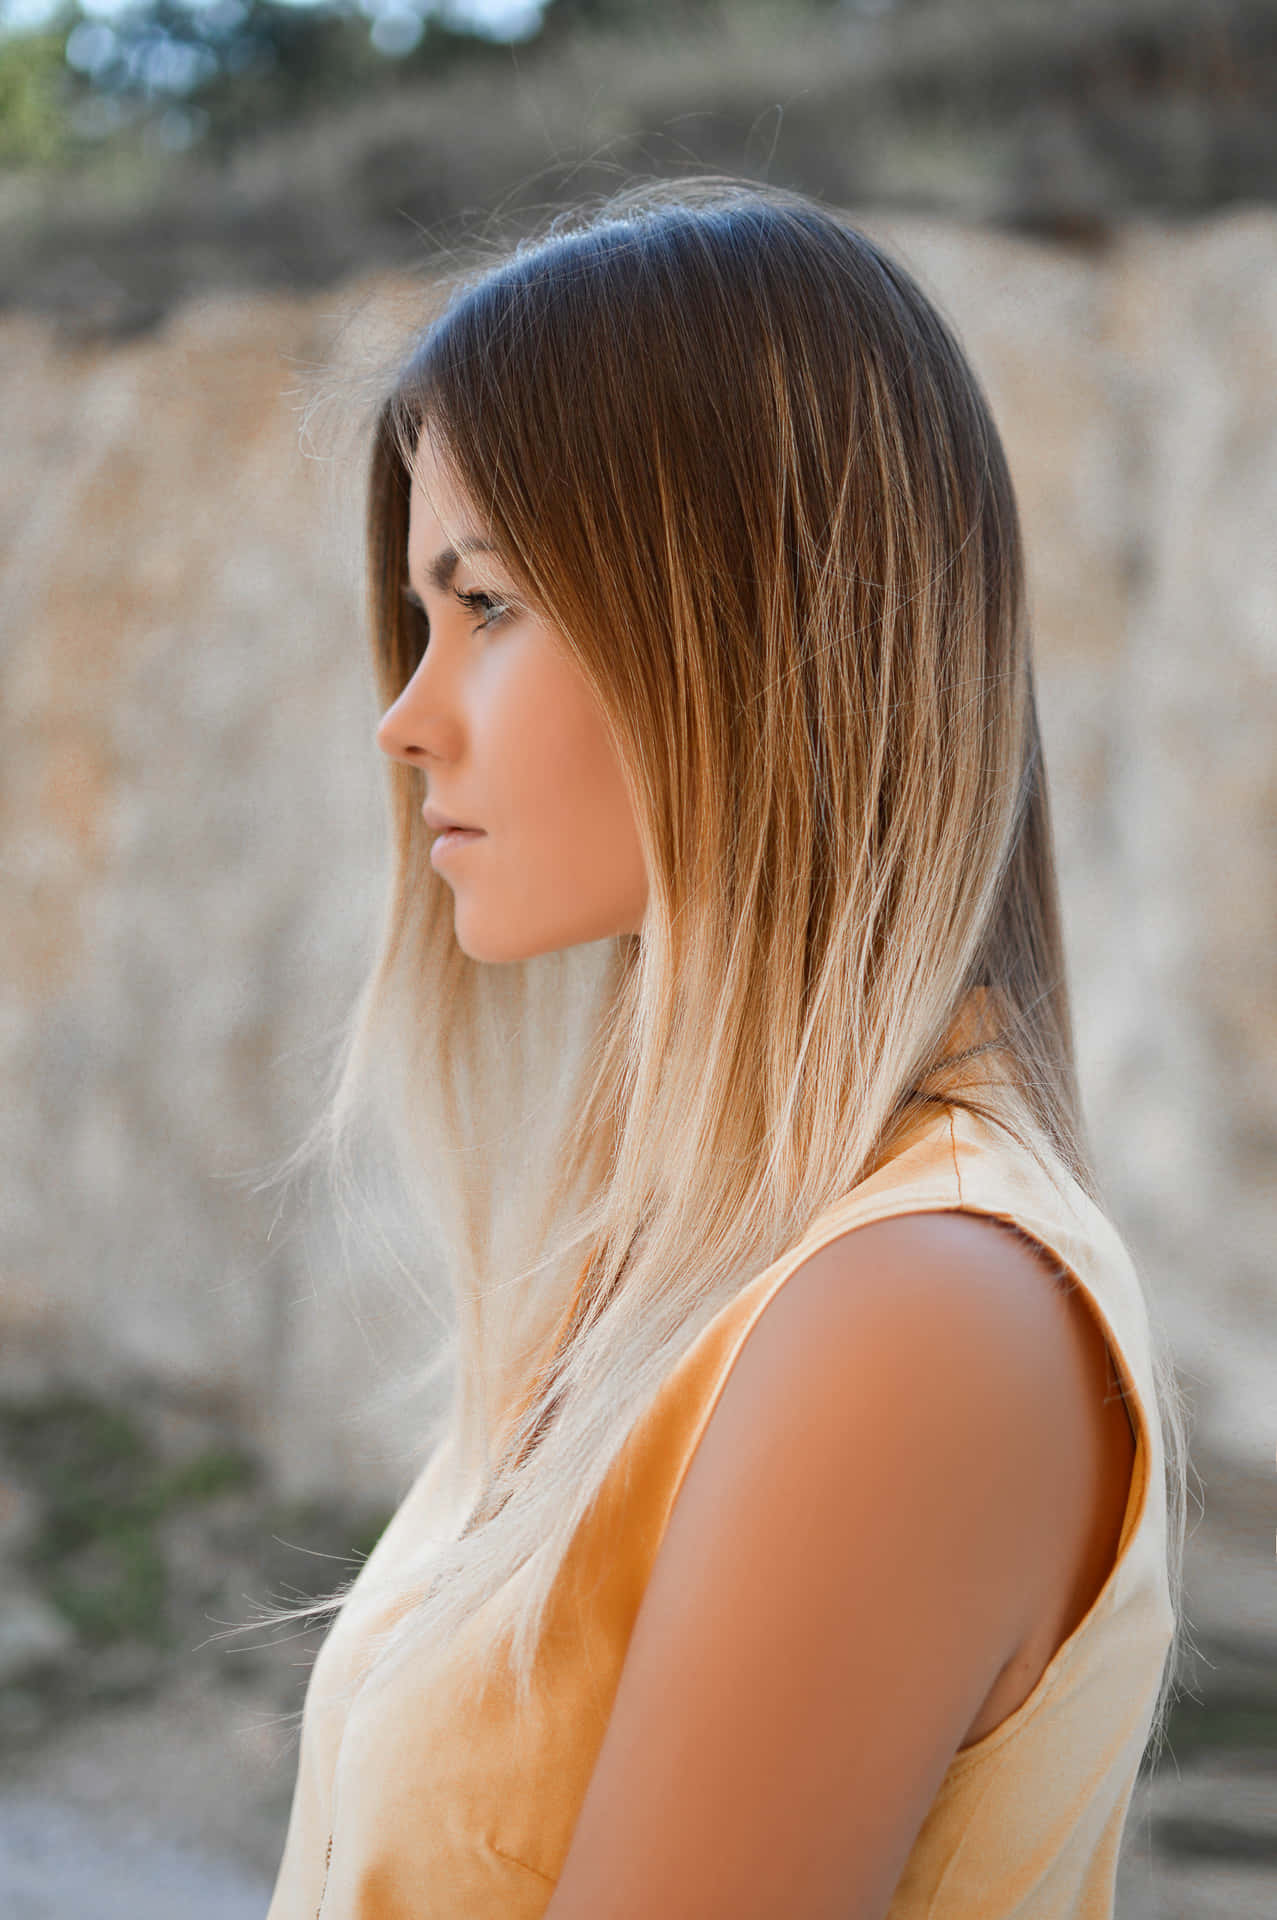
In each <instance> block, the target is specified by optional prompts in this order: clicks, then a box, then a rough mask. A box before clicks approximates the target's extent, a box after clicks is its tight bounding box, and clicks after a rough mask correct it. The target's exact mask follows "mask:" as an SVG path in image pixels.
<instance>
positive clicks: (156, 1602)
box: [0, 1393, 260, 1647]
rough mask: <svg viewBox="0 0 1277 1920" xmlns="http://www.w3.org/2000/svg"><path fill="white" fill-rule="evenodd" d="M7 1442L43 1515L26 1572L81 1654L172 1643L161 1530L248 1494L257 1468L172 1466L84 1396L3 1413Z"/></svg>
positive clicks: (240, 1455) (219, 1452)
mask: <svg viewBox="0 0 1277 1920" xmlns="http://www.w3.org/2000/svg"><path fill="white" fill-rule="evenodd" d="M0 1443H2V1444H3V1447H4V1451H5V1453H6V1455H7V1456H8V1457H9V1459H10V1460H11V1461H12V1463H13V1466H14V1468H15V1469H16V1470H17V1472H18V1474H19V1476H20V1478H21V1479H22V1480H23V1481H24V1482H25V1483H26V1484H27V1485H29V1486H30V1487H31V1488H32V1489H33V1491H34V1493H35V1495H36V1497H37V1499H38V1500H39V1502H40V1505H41V1509H42V1514H41V1520H40V1525H39V1528H38V1530H37V1532H36V1535H35V1538H34V1539H33V1541H32V1542H31V1544H30V1546H29V1548H28V1550H27V1556H26V1558H27V1564H28V1566H29V1567H30V1569H31V1571H32V1572H33V1573H34V1574H35V1575H36V1576H37V1578H38V1579H39V1580H40V1583H41V1585H42V1586H43V1588H44V1590H45V1592H46V1593H47V1594H48V1597H49V1598H50V1599H51V1600H52V1601H53V1603H54V1605H55V1606H57V1607H58V1608H59V1610H60V1611H61V1612H62V1613H63V1614H64V1615H65V1616H66V1618H67V1619H68V1620H69V1621H70V1622H71V1624H72V1625H73V1626H74V1627H75V1628H76V1630H77V1631H78V1632H79V1634H80V1635H81V1637H82V1639H83V1640H84V1641H85V1642H86V1644H87V1645H89V1646H92V1647H102V1646H106V1645H109V1644H110V1643H112V1642H113V1641H117V1640H121V1639H129V1638H132V1639H138V1640H142V1641H146V1642H149V1643H150V1644H152V1645H156V1646H165V1645H168V1644H169V1641H170V1629H169V1622H168V1612H167V1607H168V1592H169V1582H168V1573H167V1568H166V1563H165V1556H164V1547H163V1541H162V1537H161V1529H162V1525H163V1522H164V1521H165V1520H166V1518H168V1517H169V1516H170V1515H172V1514H173V1513H174V1512H176V1511H177V1510H179V1509H180V1508H182V1507H185V1506H188V1505H190V1504H192V1503H195V1502H200V1501H205V1500H210V1499H212V1498H214V1497H215V1496H216V1495H218V1494H222V1493H228V1492H241V1491H248V1490H251V1489H253V1488H254V1487H255V1486H256V1485H257V1483H258V1480H259V1477H260V1472H259V1468H258V1465H257V1463H256V1461H255V1460H254V1459H253V1458H252V1457H251V1456H250V1455H249V1454H247V1453H245V1452H242V1451H239V1450H237V1449H235V1448H212V1449H208V1450H206V1451H205V1452H203V1453H200V1454H197V1455H196V1456H195V1457H194V1458H193V1459H191V1460H188V1461H185V1462H183V1463H181V1464H178V1465H169V1464H167V1463H165V1462H164V1461H163V1460H162V1459H161V1458H160V1457H159V1455H158V1453H157V1451H156V1450H155V1448H154V1447H153V1446H152V1445H151V1443H150V1442H149V1441H148V1439H147V1437H146V1435H145V1434H144V1432H143V1430H142V1428H141V1427H140V1425H139V1424H138V1423H137V1422H136V1421H135V1420H134V1419H133V1418H132V1417H131V1416H130V1415H129V1414H128V1413H126V1412H125V1411H124V1410H123V1409H122V1408H119V1407H113V1406H108V1405H105V1404H103V1403H102V1402H99V1401H97V1400H94V1399H92V1398H91V1397H90V1396H88V1395H86V1394H83V1393H65V1394H61V1395H59V1396H57V1397H56V1398H53V1399H50V1400H45V1401H40V1402H37V1403H34V1404H32V1405H30V1406H19V1407H6V1408H3V1409H0Z"/></svg>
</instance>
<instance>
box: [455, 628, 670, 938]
mask: <svg viewBox="0 0 1277 1920" xmlns="http://www.w3.org/2000/svg"><path fill="white" fill-rule="evenodd" d="M503 696H508V697H503V698H502V701H501V724H500V727H499V729H498V730H497V731H498V732H499V735H500V738H499V739H498V738H496V737H494V738H493V739H492V740H491V741H490V743H489V744H490V747H491V748H492V750H493V752H494V754H495V755H496V757H497V765H498V766H499V768H500V778H501V785H502V789H503V801H504V810H505V811H506V813H507V815H508V817H509V818H510V819H511V820H512V822H514V823H517V824H516V835H515V837H516V838H517V840H518V843H519V845H520V848H521V851H522V853H523V855H524V858H525V859H526V860H527V862H528V865H529V866H535V867H536V869H537V870H538V873H539V875H540V877H541V878H542V879H543V880H545V881H548V882H551V883H553V882H556V881H557V883H558V889H560V890H561V889H562V887H563V886H564V884H566V885H567V886H569V887H571V888H572V889H573V890H580V889H585V890H586V891H588V892H590V893H592V894H598V895H599V896H600V899H601V898H602V896H603V895H604V894H608V895H610V894H612V893H619V894H620V895H621V896H623V898H624V900H625V902H626V903H627V904H629V905H632V899H633V896H634V895H635V894H636V892H637V893H639V894H641V893H642V892H643V891H644V890H645V870H644V866H643V858H642V850H641V846H640V843H639V839H638V831H637V828H636V826H635V824H634V812H633V807H632V804H631V801H630V796H629V791H628V789H627V787H626V785H625V779H624V776H623V774H622V772H621V766H620V762H619V760H618V758H617V755H616V750H615V748H614V746H613V743H612V738H611V735H610V734H609V732H608V729H607V724H606V722H605V720H604V718H603V715H602V712H601V711H600V709H599V707H598V706H597V704H596V702H595V701H594V698H593V696H592V694H591V693H590V691H589V688H588V687H587V686H586V684H585V682H584V680H583V679H581V677H580V675H579V674H578V672H577V671H576V669H575V667H573V666H571V664H570V663H566V664H565V663H564V662H563V660H562V657H561V656H560V655H558V654H557V653H555V654H553V655H549V656H547V655H546V654H542V655H541V657H540V658H539V659H538V660H537V662H536V663H535V671H532V672H528V673H526V674H520V675H512V676H511V681H510V685H509V686H508V688H505V689H503Z"/></svg>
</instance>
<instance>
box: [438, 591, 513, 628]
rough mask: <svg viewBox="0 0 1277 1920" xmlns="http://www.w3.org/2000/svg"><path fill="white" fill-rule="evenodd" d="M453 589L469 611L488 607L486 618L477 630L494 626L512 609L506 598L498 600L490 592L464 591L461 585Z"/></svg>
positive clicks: (454, 593)
mask: <svg viewBox="0 0 1277 1920" xmlns="http://www.w3.org/2000/svg"><path fill="white" fill-rule="evenodd" d="M452 591H453V595H454V597H455V598H456V599H458V600H459V601H460V602H461V604H462V606H463V607H464V608H465V609H466V612H467V613H475V614H477V613H483V612H484V611H485V609H486V618H484V619H482V620H480V622H479V628H478V629H477V630H482V629H483V628H484V627H494V626H495V625H496V624H497V622H498V620H503V619H504V618H505V616H506V614H508V613H509V611H510V608H509V606H508V605H507V604H506V602H505V601H504V600H497V599H495V598H494V597H493V595H492V594H490V593H463V592H462V591H461V588H460V587H454V588H453V589H452Z"/></svg>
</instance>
